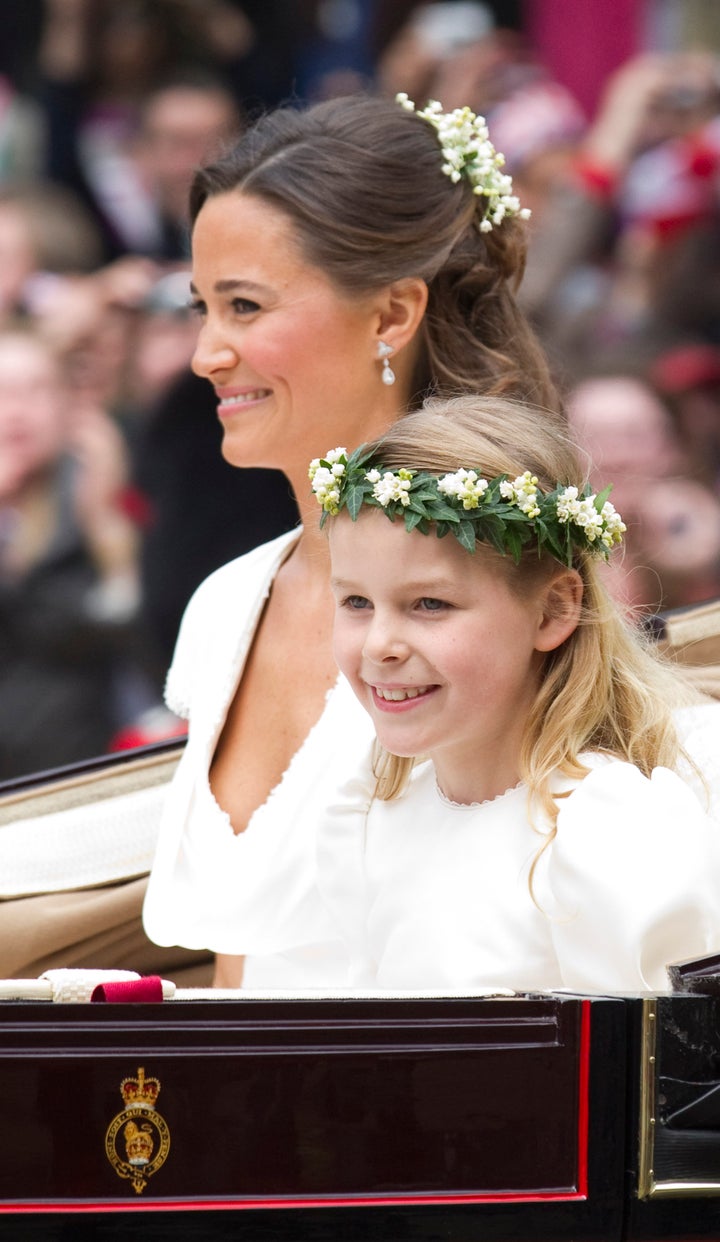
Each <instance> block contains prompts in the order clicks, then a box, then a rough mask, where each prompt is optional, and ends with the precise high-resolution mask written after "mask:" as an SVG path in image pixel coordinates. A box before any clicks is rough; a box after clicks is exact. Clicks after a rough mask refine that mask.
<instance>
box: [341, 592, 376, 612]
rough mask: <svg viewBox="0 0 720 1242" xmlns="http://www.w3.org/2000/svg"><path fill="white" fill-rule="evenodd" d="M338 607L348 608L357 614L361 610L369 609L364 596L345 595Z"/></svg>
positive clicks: (367, 601) (368, 602)
mask: <svg viewBox="0 0 720 1242" xmlns="http://www.w3.org/2000/svg"><path fill="white" fill-rule="evenodd" d="M340 606H341V608H350V609H351V611H353V612H359V611H360V610H361V609H363V608H369V607H370V601H369V600H367V599H365V596H364V595H346V596H345V599H344V600H343V601H342V603H341V605H340Z"/></svg>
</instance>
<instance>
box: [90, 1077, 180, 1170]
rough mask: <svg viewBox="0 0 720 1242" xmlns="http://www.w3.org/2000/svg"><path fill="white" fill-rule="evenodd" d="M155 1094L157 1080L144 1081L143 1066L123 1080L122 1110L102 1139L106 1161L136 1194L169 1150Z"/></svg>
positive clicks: (158, 1089) (158, 1084)
mask: <svg viewBox="0 0 720 1242" xmlns="http://www.w3.org/2000/svg"><path fill="white" fill-rule="evenodd" d="M159 1094H160V1080H159V1079H158V1078H153V1077H146V1076H145V1070H144V1068H143V1066H140V1067H139V1068H138V1071H137V1075H136V1076H135V1077H127V1078H123V1080H122V1082H121V1083H120V1095H121V1096H122V1099H123V1109H122V1111H121V1112H119V1113H117V1114H116V1116H115V1117H113V1119H112V1121H111V1122H110V1125H109V1126H108V1129H107V1133H106V1135H105V1153H106V1155H107V1158H108V1160H109V1161H110V1163H111V1165H112V1166H113V1168H114V1170H115V1172H116V1173H117V1175H118V1177H123V1178H126V1179H127V1180H128V1181H129V1182H130V1183H131V1185H132V1187H133V1190H134V1191H135V1193H136V1194H142V1192H143V1190H144V1189H145V1187H146V1186H147V1184H148V1179H149V1178H151V1177H152V1176H153V1174H154V1173H157V1171H158V1169H159V1168H160V1167H161V1165H163V1164H164V1163H165V1160H166V1159H167V1155H168V1152H169V1150H170V1131H169V1130H168V1127H167V1124H166V1122H165V1120H164V1118H163V1117H161V1116H160V1113H159V1112H157V1110H156V1108H155V1104H156V1102H157V1098H158V1096H159Z"/></svg>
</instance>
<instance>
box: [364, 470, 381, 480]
mask: <svg viewBox="0 0 720 1242" xmlns="http://www.w3.org/2000/svg"><path fill="white" fill-rule="evenodd" d="M365 478H366V479H367V481H368V483H379V482H380V471H379V470H368V472H367V474H366V475H365Z"/></svg>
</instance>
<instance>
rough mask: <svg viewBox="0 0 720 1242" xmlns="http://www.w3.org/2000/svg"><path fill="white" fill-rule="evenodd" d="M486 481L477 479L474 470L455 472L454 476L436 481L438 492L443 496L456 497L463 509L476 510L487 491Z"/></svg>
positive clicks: (449, 475) (447, 475)
mask: <svg viewBox="0 0 720 1242" xmlns="http://www.w3.org/2000/svg"><path fill="white" fill-rule="evenodd" d="M488 486H489V484H488V481H487V479H479V478H478V476H477V473H476V471H475V470H457V471H456V472H455V474H446V475H443V477H442V478H441V479H438V484H437V488H438V491H439V492H440V493H441V494H442V495H444V496H456V497H457V499H458V500H460V501H461V502H462V507H463V509H477V507H478V505H479V504H480V501H481V499H482V497H483V496H484V495H485V492H486V491H487V489H488Z"/></svg>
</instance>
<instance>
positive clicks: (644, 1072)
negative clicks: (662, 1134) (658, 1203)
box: [638, 997, 657, 1199]
mask: <svg viewBox="0 0 720 1242" xmlns="http://www.w3.org/2000/svg"><path fill="white" fill-rule="evenodd" d="M656 1049H657V1002H656V1001H655V998H654V997H652V998H648V999H647V1000H644V1001H643V1003H642V1031H641V1036H640V1058H641V1060H640V1135H639V1144H640V1146H639V1153H638V1198H639V1199H650V1198H651V1197H652V1196H653V1195H654V1194H655V1189H656V1182H655V1171H654V1169H653V1159H654V1152H655V1099H656V1092H655V1054H656Z"/></svg>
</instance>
